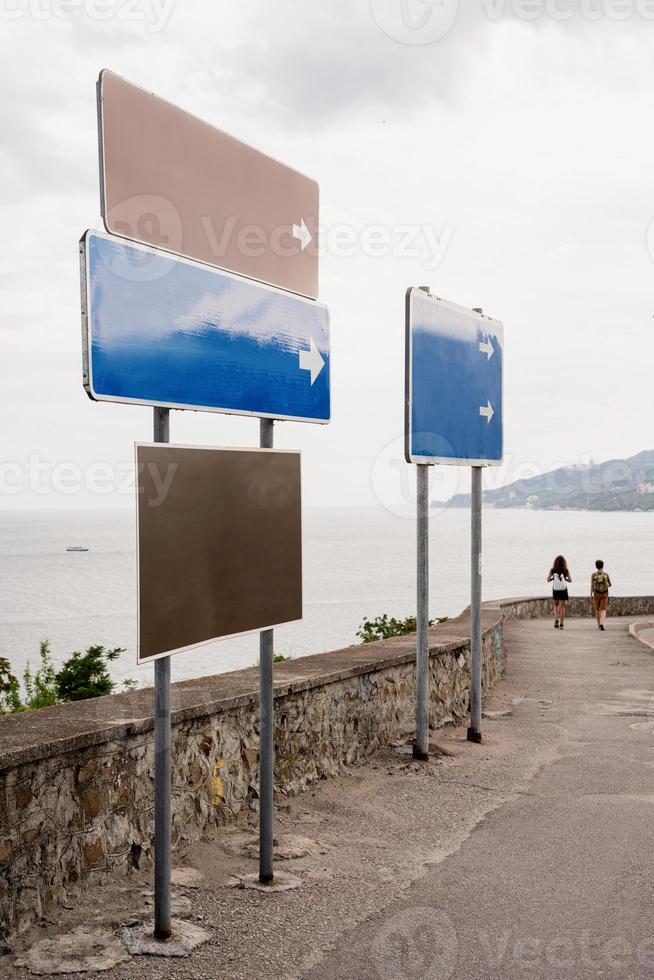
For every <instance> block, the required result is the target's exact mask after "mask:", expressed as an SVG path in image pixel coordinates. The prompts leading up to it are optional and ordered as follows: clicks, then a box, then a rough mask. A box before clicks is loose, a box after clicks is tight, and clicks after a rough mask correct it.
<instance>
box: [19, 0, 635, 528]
mask: <svg viewBox="0 0 654 980" xmlns="http://www.w3.org/2000/svg"><path fill="white" fill-rule="evenodd" d="M653 46H654V2H653V0H459V2H458V3H457V2H456V0H430V2H429V3H427V2H423V0H347V2H341V0H330V2H322V3H320V2H313V3H306V2H299V0H276V2H275V3H274V4H273V3H270V2H264V0H239V3H233V2H232V3H225V2H223V0H0V54H1V57H0V85H1V87H2V91H3V93H4V97H3V99H2V101H1V103H0V129H1V132H2V140H1V141H0V177H1V180H0V222H1V226H2V228H3V229H4V232H5V233H4V235H3V237H2V240H1V242H0V249H1V250H2V256H1V262H0V279H1V282H0V286H1V292H0V297H1V298H0V303H1V312H0V349H1V351H2V356H1V359H0V420H1V433H2V451H1V453H0V508H5V507H8V508H9V507H10V508H24V507H65V508H69V509H71V508H72V509H74V508H77V507H110V506H133V488H132V487H131V486H130V471H131V465H132V464H131V461H132V458H133V443H134V442H135V441H146V440H148V439H150V438H151V433H152V413H151V411H150V410H149V409H147V408H141V407H132V406H125V405H109V404H98V403H93V402H91V401H90V400H89V399H88V397H87V395H86V394H85V392H84V390H83V387H82V360H81V327H80V300H79V264H78V239H79V238H80V236H81V234H82V233H83V232H84V231H85V230H86V229H87V228H99V227H101V220H100V213H99V192H98V162H97V135H96V106H95V81H96V78H97V76H98V73H99V71H100V70H101V69H102V68H105V67H106V68H111V69H113V70H114V71H116V72H117V73H118V74H120V75H122V76H124V77H126V78H127V79H129V80H130V81H132V82H134V83H136V84H138V85H140V86H142V87H144V88H147V89H150V90H152V91H154V92H156V93H157V94H159V95H161V96H162V97H164V98H166V99H168V100H170V101H172V102H174V103H176V104H178V105H179V106H181V107H183V108H184V109H187V110H189V111H191V112H193V113H194V114H196V115H197V116H200V117H202V118H204V119H206V120H207V121H209V122H211V123H213V124H215V125H216V126H218V127H219V128H221V129H224V130H226V131H227V132H229V133H231V134H233V135H234V136H236V137H238V138H239V139H242V140H244V141H245V142H248V143H250V144H252V145H253V146H256V147H257V148H258V149H261V150H262V151H264V152H266V153H268V154H270V155H271V156H274V157H276V158H277V159H280V160H283V161H284V162H285V163H288V164H289V165H291V166H293V167H294V168H296V169H298V170H300V171H302V172H303V173H306V174H307V175H309V176H311V177H313V178H315V179H316V180H318V181H319V183H320V193H321V224H322V252H323V254H322V257H321V266H320V282H321V285H320V300H321V301H322V302H324V303H326V304H327V305H328V306H329V308H330V313H331V349H332V357H331V364H332V408H333V416H332V422H331V424H330V425H329V426H318V425H303V424H300V423H279V424H277V425H276V436H275V438H276V443H277V445H279V446H280V447H284V448H294V449H300V450H302V452H303V481H304V484H303V485H304V501H305V505H309V506H312V505H321V506H322V505H330V504H337V505H371V504H377V505H380V504H381V505H382V506H385V507H387V508H388V509H390V510H393V509H394V508H399V507H402V506H405V505H408V504H410V503H411V500H412V493H413V490H412V482H411V481H412V477H413V472H412V471H411V470H410V468H408V467H407V466H406V464H404V463H403V424H404V423H403V398H404V294H405V290H406V288H407V287H408V286H417V285H429V286H430V287H431V289H432V291H433V292H434V293H436V294H437V295H439V296H442V297H444V298H446V299H448V300H450V301H452V302H454V303H458V304H460V305H463V306H470V307H482V308H483V309H484V311H485V312H486V313H488V314H489V315H491V316H493V317H496V318H497V319H499V320H501V321H502V322H503V323H504V330H505V370H506V376H505V463H504V465H503V467H502V468H500V469H499V470H491V469H489V470H487V471H485V480H486V485H487V486H496V485H498V484H500V483H502V482H506V481H508V480H512V479H515V478H519V477H523V476H527V475H532V474H533V473H535V472H542V471H543V470H546V469H549V468H552V467H554V466H556V465H560V464H564V463H566V464H569V463H583V462H587V461H588V460H590V459H593V460H598V461H599V460H605V459H609V458H612V457H620V456H627V455H630V454H633V453H636V452H639V451H640V450H641V449H644V448H652V447H654V436H652V425H651V418H652V408H653V404H652V402H653V400H654V386H653V384H652V365H653V363H654V361H653V358H652V354H653V353H654V350H653V341H652V326H653V319H652V317H653V314H654V296H653V295H652V279H653V273H654V264H653V263H654V224H652V222H653V220H654V187H653V181H652V174H653V173H654V135H653V131H652V126H651V106H652V104H654V73H652V71H651V58H652V50H653ZM171 440H172V441H174V442H180V443H184V444H198V445H204V446H207V445H215V446H221V445H237V446H238V445H242V446H252V445H256V444H257V442H258V426H257V423H256V421H255V420H252V419H239V418H235V417H223V416H217V415H202V414H192V413H173V415H172V418H171ZM467 478H468V474H467V472H466V471H465V470H464V469H462V468H457V467H448V468H438V472H434V473H433V474H432V495H433V496H434V497H435V498H440V499H444V498H446V497H448V496H450V494H452V493H454V492H456V491H459V490H465V489H466V486H467Z"/></svg>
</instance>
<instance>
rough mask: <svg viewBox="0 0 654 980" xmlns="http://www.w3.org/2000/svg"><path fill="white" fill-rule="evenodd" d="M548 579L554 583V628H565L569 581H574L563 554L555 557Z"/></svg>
mask: <svg viewBox="0 0 654 980" xmlns="http://www.w3.org/2000/svg"><path fill="white" fill-rule="evenodd" d="M547 581H548V582H551V583H552V597H553V599H554V629H557V630H558V629H563V627H564V624H565V604H566V602H567V601H568V599H569V596H568V582H572V579H571V577H570V571H569V569H568V563H567V561H566V560H565V558H564V557H563V555H557V557H556V558H555V559H554V564H553V565H552V567H551V569H550V573H549V575H548V576H547Z"/></svg>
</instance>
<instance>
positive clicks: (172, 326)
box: [80, 231, 330, 423]
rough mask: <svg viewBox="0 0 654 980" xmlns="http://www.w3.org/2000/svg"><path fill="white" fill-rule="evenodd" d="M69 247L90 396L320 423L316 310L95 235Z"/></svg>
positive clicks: (325, 358)
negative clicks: (77, 259)
mask: <svg viewBox="0 0 654 980" xmlns="http://www.w3.org/2000/svg"><path fill="white" fill-rule="evenodd" d="M80 252H81V267H82V313H83V316H82V320H83V348H84V385H85V388H86V390H87V392H88V394H89V395H90V397H91V398H93V399H95V400H97V401H111V402H128V403H134V404H140V405H158V406H161V407H165V408H181V409H195V410H198V411H209V412H227V413H233V414H236V415H255V416H258V417H262V416H263V417H268V418H275V419H290V420H294V421H300V422H322V423H325V422H329V419H330V364H329V312H328V310H327V308H326V307H325V306H323V305H322V304H320V303H316V302H314V301H313V300H308V299H305V298H304V297H301V296H297V295H294V294H293V293H288V292H284V291H282V290H279V289H275V288H274V287H271V286H265V285H263V284H261V283H257V282H254V281H253V280H250V279H245V278H243V277H241V276H236V275H233V274H231V273H228V272H222V271H220V270H218V269H214V268H212V267H210V266H205V265H201V264H200V263H198V262H194V261H192V260H189V259H184V258H181V257H177V256H174V255H171V254H170V253H167V252H163V251H161V250H158V249H155V248H151V247H149V246H145V245H139V244H135V243H131V242H126V241H125V240H123V239H119V238H114V237H113V236H111V235H106V234H104V233H99V232H93V231H89V232H87V233H86V234H85V235H84V237H83V238H82V240H81V242H80Z"/></svg>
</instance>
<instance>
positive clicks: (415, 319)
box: [405, 289, 504, 466]
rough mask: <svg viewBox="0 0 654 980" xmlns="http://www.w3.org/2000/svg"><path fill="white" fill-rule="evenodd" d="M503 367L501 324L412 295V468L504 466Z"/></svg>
mask: <svg viewBox="0 0 654 980" xmlns="http://www.w3.org/2000/svg"><path fill="white" fill-rule="evenodd" d="M503 361H504V328H503V326H502V324H501V323H500V322H499V321H498V320H493V319H491V318H490V317H487V316H483V315H482V314H480V313H476V312H475V311H473V310H466V309H464V308H463V307H461V306H455V305H454V304H453V303H447V302H445V301H444V300H441V299H438V298H437V297H435V296H431V295H430V294H429V293H427V292H425V291H424V290H421V289H409V290H408V292H407V298H406V424H405V455H406V459H407V461H408V462H410V463H461V464H464V463H465V464H467V465H470V466H490V465H498V464H499V463H501V461H502V451H503V426H502V412H503V397H502V396H503V384H502V375H503Z"/></svg>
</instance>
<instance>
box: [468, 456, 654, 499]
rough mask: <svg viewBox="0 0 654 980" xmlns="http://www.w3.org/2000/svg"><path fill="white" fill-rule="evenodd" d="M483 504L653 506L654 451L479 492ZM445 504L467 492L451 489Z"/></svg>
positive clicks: (562, 470) (552, 473) (560, 470)
mask: <svg viewBox="0 0 654 980" xmlns="http://www.w3.org/2000/svg"><path fill="white" fill-rule="evenodd" d="M484 503H485V504H487V505H489V506H491V507H497V508H500V507H523V508H526V509H528V510H605V511H606V510H632V511H642V510H654V450H653V449H648V450H645V451H644V452H642V453H638V455H637V456H632V457H631V458H630V459H612V460H609V461H608V462H606V463H591V464H589V465H588V466H564V467H561V468H560V469H558V470H551V471H550V472H549V473H544V474H543V475H542V476H533V477H530V478H529V479H526V480H517V481H516V482H515V483H510V484H508V485H507V486H505V487H501V488H500V489H498V490H487V491H485V493H484ZM449 506H450V507H469V506H470V495H469V494H462V493H460V494H457V495H456V497H452V499H451V500H450V502H449Z"/></svg>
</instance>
